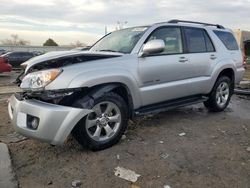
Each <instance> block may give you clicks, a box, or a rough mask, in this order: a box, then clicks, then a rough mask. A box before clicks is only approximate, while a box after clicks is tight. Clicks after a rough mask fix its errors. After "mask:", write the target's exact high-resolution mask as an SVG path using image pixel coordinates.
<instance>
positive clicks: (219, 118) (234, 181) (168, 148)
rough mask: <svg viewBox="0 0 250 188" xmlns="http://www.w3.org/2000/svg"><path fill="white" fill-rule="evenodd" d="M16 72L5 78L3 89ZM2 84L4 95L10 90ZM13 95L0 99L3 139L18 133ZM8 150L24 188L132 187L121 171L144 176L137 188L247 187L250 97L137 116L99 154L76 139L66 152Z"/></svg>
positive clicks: (28, 144)
mask: <svg viewBox="0 0 250 188" xmlns="http://www.w3.org/2000/svg"><path fill="white" fill-rule="evenodd" d="M14 75H15V74H13V75H12V76H11V77H8V76H6V77H4V79H5V80H4V81H3V77H0V86H1V83H3V82H4V83H6V81H7V82H8V81H10V80H12V79H13V76H14ZM3 85H5V84H2V86H1V87H0V90H3V89H4V88H5V89H6V87H8V86H6V87H4V88H3ZM8 97H9V95H0V107H1V108H0V118H1V121H0V136H1V135H6V134H8V133H12V132H14V130H13V128H12V126H11V124H10V121H9V118H8V115H7V103H6V99H7V98H8ZM183 132H184V133H186V135H185V136H182V137H181V136H179V134H180V133H183ZM8 146H9V148H10V151H11V156H12V160H13V165H14V170H15V173H16V175H17V177H18V180H19V183H20V187H24V188H26V187H28V188H29V187H37V188H40V187H41V188H42V187H49V188H50V187H55V188H58V187H71V182H72V181H73V180H81V182H82V185H81V186H80V187H88V188H92V187H93V188H97V187H102V188H104V187H105V188H106V187H107V188H108V187H117V188H120V187H131V183H130V182H127V181H125V180H123V179H120V178H118V177H116V176H115V175H114V169H115V168H116V167H117V166H121V167H124V168H127V169H130V170H133V171H135V172H136V173H138V174H140V175H141V177H139V179H138V181H137V182H136V183H135V185H138V186H140V187H143V188H144V187H152V188H163V187H164V185H169V186H171V188H179V187H180V188H186V187H187V188H189V187H190V188H196V187H197V188H201V187H202V188H205V187H213V188H215V187H216V188H222V187H225V188H229V187H237V188H248V187H250V152H248V151H247V147H249V146H250V98H246V97H242V96H234V97H233V99H232V102H231V104H230V107H229V108H228V109H227V110H226V111H225V112H222V113H209V112H208V111H207V110H206V109H205V108H204V107H203V105H202V104H200V105H194V106H190V107H185V108H181V109H178V110H173V111H169V112H165V113H161V114H158V115H155V116H150V117H143V118H137V119H136V120H135V121H134V122H131V123H130V126H129V130H128V131H127V133H126V138H125V139H124V140H122V141H121V142H120V143H119V144H118V145H116V146H114V147H112V148H110V149H107V150H104V151H100V152H92V151H88V150H85V149H82V148H81V147H79V145H78V144H77V143H76V142H75V141H74V140H73V139H72V138H70V139H69V140H68V141H67V143H66V144H65V145H64V146H62V147H58V146H57V147H52V146H50V145H48V144H46V143H40V142H38V141H35V140H31V139H28V140H25V141H22V142H18V143H12V144H8ZM117 155H119V157H117Z"/></svg>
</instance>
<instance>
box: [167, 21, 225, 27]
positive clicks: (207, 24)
mask: <svg viewBox="0 0 250 188" xmlns="http://www.w3.org/2000/svg"><path fill="white" fill-rule="evenodd" d="M179 22H182V23H192V24H200V25H205V26H215V27H217V28H219V29H225V27H223V26H222V25H219V24H209V23H202V22H193V21H186V20H170V21H168V23H179Z"/></svg>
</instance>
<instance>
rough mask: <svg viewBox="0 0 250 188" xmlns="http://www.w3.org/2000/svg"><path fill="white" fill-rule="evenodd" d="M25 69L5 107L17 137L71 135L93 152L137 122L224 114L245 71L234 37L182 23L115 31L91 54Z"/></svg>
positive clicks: (44, 60)
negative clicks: (183, 112) (192, 112)
mask: <svg viewBox="0 0 250 188" xmlns="http://www.w3.org/2000/svg"><path fill="white" fill-rule="evenodd" d="M23 66H25V70H24V72H23V75H21V76H20V78H19V80H20V87H21V89H22V90H23V92H21V93H16V94H14V95H13V96H12V97H11V98H10V99H9V105H8V111H9V116H10V119H11V121H12V123H13V125H14V127H15V129H16V130H17V131H18V132H19V133H21V134H23V135H25V136H27V137H32V138H36V139H39V140H42V141H46V142H49V143H50V144H52V145H58V144H63V143H64V141H65V140H66V138H67V137H68V136H69V134H70V133H72V135H73V136H74V137H75V138H76V140H77V141H78V142H79V143H80V144H81V145H83V146H86V147H88V148H90V149H92V150H100V149H104V148H107V147H110V146H112V145H114V144H115V143H117V142H118V141H119V140H120V138H121V137H122V135H123V134H124V132H125V130H126V128H127V122H128V119H130V118H133V117H134V116H138V115H145V114H149V113H159V112H161V111H165V110H168V109H171V108H176V107H181V106H184V105H191V104H194V103H199V102H203V103H204V105H205V107H207V108H208V109H209V110H211V111H214V112H220V111H223V110H224V109H225V108H226V107H227V106H228V104H229V101H230V98H231V96H232V94H233V91H234V85H235V84H237V83H239V82H240V81H241V79H242V77H243V74H244V71H245V70H244V68H243V57H242V54H241V51H240V49H239V47H238V45H237V42H236V40H235V38H234V36H233V34H232V32H231V30H228V29H225V28H224V27H223V26H221V25H214V24H207V23H200V22H190V21H183V20H171V21H169V22H165V23H157V24H153V25H150V26H140V27H133V28H127V29H123V30H119V31H115V32H112V33H109V34H108V35H106V36H104V37H103V38H102V39H100V40H99V41H98V42H96V44H95V45H94V46H93V47H92V48H90V49H89V50H88V51H80V52H76V51H63V52H51V53H47V54H44V55H41V56H38V57H35V58H33V59H31V60H29V61H27V62H25V63H24V65H23Z"/></svg>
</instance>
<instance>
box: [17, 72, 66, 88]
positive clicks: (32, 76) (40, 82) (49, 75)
mask: <svg viewBox="0 0 250 188" xmlns="http://www.w3.org/2000/svg"><path fill="white" fill-rule="evenodd" d="M61 73H62V69H50V70H45V71H38V72H33V73H29V74H28V75H26V76H25V77H24V78H23V80H22V83H21V86H20V87H21V88H22V89H24V90H29V89H31V90H41V89H43V88H44V87H45V86H47V85H48V84H49V83H50V82H52V81H53V80H55V79H56V78H57V77H58V76H59V75H60V74H61Z"/></svg>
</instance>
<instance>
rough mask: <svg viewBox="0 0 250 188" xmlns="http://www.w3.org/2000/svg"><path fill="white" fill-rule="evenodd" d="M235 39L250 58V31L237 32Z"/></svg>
mask: <svg viewBox="0 0 250 188" xmlns="http://www.w3.org/2000/svg"><path fill="white" fill-rule="evenodd" d="M234 33H235V37H236V40H237V42H238V44H239V45H240V48H241V50H242V52H243V53H244V54H245V56H246V57H250V31H242V30H240V29H239V30H236V31H235V32H234Z"/></svg>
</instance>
